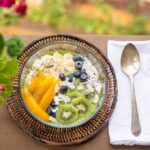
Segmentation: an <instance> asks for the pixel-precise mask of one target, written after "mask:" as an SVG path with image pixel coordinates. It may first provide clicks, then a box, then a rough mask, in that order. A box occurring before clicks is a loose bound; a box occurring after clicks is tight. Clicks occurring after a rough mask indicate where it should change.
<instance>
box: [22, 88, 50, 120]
mask: <svg viewBox="0 0 150 150" xmlns="http://www.w3.org/2000/svg"><path fill="white" fill-rule="evenodd" d="M22 95H23V98H24V101H25V103H26V105H27V107H28V108H29V110H30V111H31V112H32V113H33V114H34V115H35V116H37V117H38V118H40V119H42V120H44V121H48V120H49V115H48V114H47V113H46V112H45V111H44V110H43V109H42V108H41V107H40V106H39V104H37V102H36V101H35V99H34V97H33V96H32V95H31V93H30V92H28V91H27V90H22Z"/></svg>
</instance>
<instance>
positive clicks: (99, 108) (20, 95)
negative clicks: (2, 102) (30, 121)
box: [18, 34, 113, 128]
mask: <svg viewBox="0 0 150 150" xmlns="http://www.w3.org/2000/svg"><path fill="white" fill-rule="evenodd" d="M56 36H57V37H58V36H60V37H67V38H70V39H75V40H76V41H79V42H80V41H82V42H83V43H86V44H87V45H90V46H91V47H93V48H94V49H95V50H96V51H97V52H98V53H99V55H101V56H102V57H103V58H104V59H106V60H107V61H108V62H109V60H108V59H107V58H106V57H105V56H104V55H103V53H102V52H101V51H100V49H99V48H97V47H96V46H94V45H93V44H91V43H89V42H88V41H86V40H84V39H81V38H79V37H76V36H72V35H64V34H58V35H51V36H46V37H43V38H39V39H37V40H35V41H33V42H31V43H29V44H28V45H27V46H26V47H25V48H24V49H23V52H22V54H23V53H24V52H25V51H26V50H28V49H29V48H30V47H31V46H33V45H34V44H36V43H38V42H40V41H42V40H44V39H46V38H52V37H56ZM58 42H59V41H57V42H56V43H55V42H52V43H55V44H57V43H58ZM63 42H64V43H69V44H71V43H72V44H73V42H69V41H65V40H64V41H63ZM50 43H51V42H49V43H47V44H43V45H42V46H40V47H38V48H36V49H35V50H34V51H33V52H32V53H30V55H29V56H28V57H27V58H26V60H25V62H24V63H23V65H22V68H21V69H20V73H19V82H18V84H19V87H18V88H19V90H18V94H19V98H20V100H21V103H22V104H23V106H24V108H25V110H26V111H27V112H28V113H29V114H30V116H32V117H33V118H35V119H36V120H37V121H39V122H41V123H43V124H45V125H47V126H50V127H55V128H75V127H79V126H82V125H84V124H85V123H87V122H88V121H90V120H91V119H92V118H94V116H95V115H96V114H97V113H98V112H99V111H100V110H101V108H102V106H103V104H102V105H101V106H100V107H98V108H97V110H96V111H95V112H94V113H93V114H92V115H90V116H89V117H88V119H85V120H82V121H81V122H80V121H79V122H78V123H75V124H72V125H69V126H68V125H57V124H56V125H55V124H50V123H49V122H46V121H44V120H42V119H40V118H39V117H37V116H35V115H34V114H33V113H32V112H31V111H30V110H29V109H28V107H27V106H26V104H25V102H24V100H23V97H22V92H21V86H20V84H21V75H22V71H23V69H24V66H25V65H26V63H27V62H28V60H29V59H30V57H31V56H32V55H34V54H35V53H36V52H37V51H38V50H40V49H41V48H43V47H44V46H48V45H50ZM76 45H78V46H80V47H85V46H83V45H82V44H81V45H79V44H78V43H76ZM84 49H88V48H84ZM93 56H94V55H93ZM18 58H19V57H18ZM99 62H100V61H99ZM100 65H101V68H102V70H103V72H104V75H105V94H104V96H103V103H104V101H105V98H106V95H107V92H108V91H107V77H106V72H105V70H104V68H103V67H102V63H100ZM109 65H111V63H110V62H109ZM111 67H112V65H111ZM112 68H113V67H112ZM112 70H113V69H112Z"/></svg>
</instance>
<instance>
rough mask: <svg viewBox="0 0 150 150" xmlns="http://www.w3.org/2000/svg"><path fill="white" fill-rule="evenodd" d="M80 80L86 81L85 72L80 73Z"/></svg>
mask: <svg viewBox="0 0 150 150" xmlns="http://www.w3.org/2000/svg"><path fill="white" fill-rule="evenodd" d="M80 80H81V81H83V82H84V81H87V74H85V73H82V74H81V76H80Z"/></svg>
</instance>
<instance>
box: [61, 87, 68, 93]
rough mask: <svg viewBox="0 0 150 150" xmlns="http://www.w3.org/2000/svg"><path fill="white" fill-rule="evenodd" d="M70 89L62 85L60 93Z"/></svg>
mask: <svg viewBox="0 0 150 150" xmlns="http://www.w3.org/2000/svg"><path fill="white" fill-rule="evenodd" d="M67 91H68V87H67V86H61V87H60V93H62V94H65V93H66V92H67Z"/></svg>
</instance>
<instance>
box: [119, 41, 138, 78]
mask: <svg viewBox="0 0 150 150" xmlns="http://www.w3.org/2000/svg"><path fill="white" fill-rule="evenodd" d="M121 66H122V70H123V72H124V73H125V74H127V75H128V76H134V75H135V74H136V73H137V72H138V71H139V68H140V57H139V53H138V51H137V49H136V47H135V46H134V45H133V44H131V43H129V44H127V45H126V46H125V47H124V50H123V53H122V57H121Z"/></svg>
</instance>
